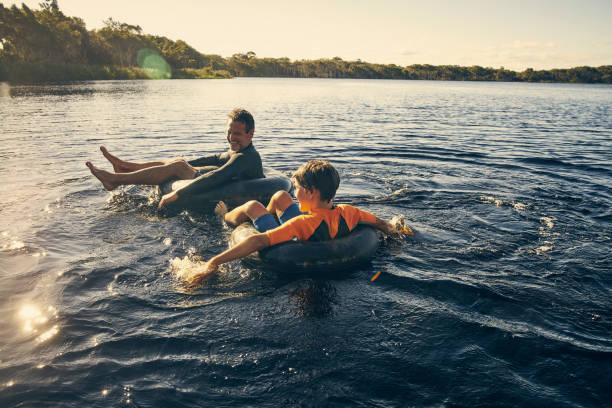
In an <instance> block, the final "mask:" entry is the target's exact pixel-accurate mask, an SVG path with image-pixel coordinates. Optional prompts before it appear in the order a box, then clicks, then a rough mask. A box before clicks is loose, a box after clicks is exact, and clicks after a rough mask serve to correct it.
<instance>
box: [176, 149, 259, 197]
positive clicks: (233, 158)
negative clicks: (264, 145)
mask: <svg viewBox="0 0 612 408" xmlns="http://www.w3.org/2000/svg"><path fill="white" fill-rule="evenodd" d="M188 163H189V164H190V165H192V166H193V167H205V166H210V171H206V172H205V173H204V174H199V175H198V176H197V177H196V178H195V179H193V181H192V182H191V183H189V184H188V185H186V186H185V187H182V188H180V189H178V190H176V193H177V194H178V196H179V197H189V196H192V195H194V194H199V193H202V192H205V191H208V190H210V189H212V188H215V187H217V186H220V185H222V184H225V183H227V182H230V181H232V180H250V179H256V178H263V177H264V174H263V168H262V166H261V157H259V153H258V152H257V150H255V147H253V143H251V144H250V145H248V146H247V147H246V148H245V149H244V150H242V151H240V152H234V151H231V150H229V151H227V152H225V153H221V154H213V155H209V156H204V157H200V158H199V159H195V160H191V161H189V162H188ZM202 170H208V169H202Z"/></svg>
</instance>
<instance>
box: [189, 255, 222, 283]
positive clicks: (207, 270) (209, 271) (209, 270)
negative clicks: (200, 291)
mask: <svg viewBox="0 0 612 408" xmlns="http://www.w3.org/2000/svg"><path fill="white" fill-rule="evenodd" d="M218 269H219V267H218V266H217V265H216V264H215V263H213V262H212V261H208V262H206V263H205V264H204V271H203V272H201V273H199V274H197V275H195V276H192V277H191V278H189V279H187V286H196V285H200V284H202V282H204V281H206V280H208V279H210V278H211V277H212V275H213V274H214V273H215V272H217V270H218Z"/></svg>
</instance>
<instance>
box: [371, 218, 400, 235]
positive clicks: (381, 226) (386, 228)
mask: <svg viewBox="0 0 612 408" xmlns="http://www.w3.org/2000/svg"><path fill="white" fill-rule="evenodd" d="M371 225H372V226H373V227H374V228H376V229H378V230H381V231H382V232H384V233H385V234H387V235H390V236H393V237H399V236H400V232H399V231H398V230H397V229H395V227H394V226H393V225H392V224H390V223H388V222H387V221H385V220H381V219H380V218H378V217H376V221H374V223H372V224H371Z"/></svg>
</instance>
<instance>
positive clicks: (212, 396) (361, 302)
mask: <svg viewBox="0 0 612 408" xmlns="http://www.w3.org/2000/svg"><path fill="white" fill-rule="evenodd" d="M236 106H241V107H244V108H246V109H248V110H250V111H251V112H252V113H253V115H254V117H255V121H256V132H255V138H254V143H255V145H256V147H257V148H258V150H259V151H260V153H261V155H262V158H263V160H264V162H265V164H267V165H269V166H270V167H273V168H275V169H278V170H280V171H282V172H285V173H289V172H290V171H293V170H295V169H296V168H297V167H298V166H299V165H300V164H302V163H303V162H304V161H306V160H308V159H312V158H326V159H328V160H330V161H331V162H332V163H333V164H334V165H335V166H336V167H337V168H338V170H339V172H340V174H341V178H342V183H341V187H340V190H339V192H338V195H337V200H336V201H337V202H344V203H349V204H353V205H357V206H359V207H361V208H364V209H366V210H369V211H371V212H374V213H375V214H377V215H379V216H380V217H381V218H387V219H389V218H391V217H392V216H395V215H404V216H405V218H406V220H407V221H408V222H409V223H410V225H412V226H413V227H414V228H415V229H416V230H417V231H418V234H417V235H416V236H415V237H414V238H408V237H407V238H406V239H404V240H403V241H401V242H383V245H382V246H381V247H380V249H379V251H378V253H377V255H376V257H375V259H374V260H373V261H372V262H371V263H370V264H366V265H364V266H362V267H360V268H357V269H353V270H349V271H346V272H344V273H340V274H333V275H331V274H327V275H326V274H322V275H321V274H318V275H315V276H309V275H291V274H285V273H282V272H274V271H270V270H267V269H266V268H264V267H261V266H260V265H256V264H249V263H243V262H239V261H237V262H232V263H230V264H228V265H227V266H226V267H224V268H223V269H222V273H221V274H220V275H219V277H218V278H216V279H213V280H211V281H209V282H208V283H206V284H205V285H204V286H202V287H201V288H198V289H191V290H190V289H187V288H186V287H185V286H184V285H183V284H182V283H181V281H180V280H179V279H177V274H178V273H181V272H184V270H186V269H188V268H190V267H191V266H192V265H193V264H192V263H191V261H192V260H193V259H195V257H196V256H197V255H201V256H203V257H204V258H208V257H210V256H211V255H213V254H215V253H217V252H219V251H221V250H223V249H225V248H226V242H227V238H228V236H229V233H230V230H229V229H228V228H227V227H225V226H223V225H221V223H220V222H219V221H218V220H217V219H216V218H214V217H213V216H212V215H210V214H195V213H188V212H183V213H181V214H178V215H175V216H164V215H163V214H161V215H160V214H158V213H157V211H156V210H155V207H156V202H155V200H156V199H157V197H156V195H155V192H154V191H153V189H152V188H149V187H129V188H121V189H119V190H117V191H114V192H112V193H109V192H107V191H105V190H103V189H102V186H101V184H100V183H99V182H98V181H97V180H96V179H94V178H93V177H92V176H91V175H90V173H89V171H88V169H87V168H86V167H85V165H84V162H85V161H86V160H92V161H93V162H94V164H96V165H98V166H101V167H103V168H106V169H110V166H109V165H108V163H107V162H105V160H104V158H103V157H102V155H101V154H100V152H99V150H98V147H99V146H100V145H105V146H107V147H108V149H109V150H110V151H111V152H113V153H115V154H117V155H118V156H120V157H122V158H126V159H130V160H132V159H133V160H143V161H144V160H150V159H157V158H170V157H179V156H182V157H186V158H196V157H198V156H200V155H202V154H206V153H208V152H217V151H221V150H224V149H226V143H225V140H224V131H225V121H226V119H225V115H226V114H227V113H228V112H229V111H230V110H231V109H232V108H233V107H236ZM0 135H1V137H2V143H1V144H0V177H1V183H0V192H1V196H0V204H1V205H0V218H1V219H2V225H1V228H0V316H1V317H2V322H3V323H2V325H1V326H0V405H2V406H6V407H9V406H24V407H26V406H27V407H29V406H37V407H47V406H48V407H81V406H90V407H108V406H134V407H145V406H168V407H196V406H227V407H236V406H257V407H263V406H268V407H274V406H280V407H291V406H300V407H320V406H329V407H344V406H356V407H401V406H428V407H429V406H433V407H455V406H533V407H541V406H546V407H601V406H611V404H612V392H611V390H610V382H611V379H612V316H611V313H610V311H611V307H610V305H611V299H612V297H611V294H612V274H611V272H612V262H611V259H610V258H611V257H610V253H611V251H610V248H611V236H612V228H611V221H612V210H611V204H612V193H611V187H612V87H610V86H592V85H559V84H524V83H473V82H423V81H376V80H324V79H249V78H242V79H232V80H185V81H183V80H169V81H133V82H132V81H109V82H105V81H102V82H83V83H74V84H69V85H47V86H14V87H9V86H8V85H6V84H0ZM175 258H177V259H180V260H182V261H181V262H175V263H174V268H173V267H171V262H170V261H171V260H173V259H175ZM376 272H381V274H380V277H379V278H378V279H376V280H374V281H371V278H372V276H373V275H374V274H375V273H376Z"/></svg>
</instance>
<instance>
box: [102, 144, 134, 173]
mask: <svg viewBox="0 0 612 408" xmlns="http://www.w3.org/2000/svg"><path fill="white" fill-rule="evenodd" d="M100 151H101V152H102V154H103V155H104V157H106V160H108V161H109V162H110V163H111V164H112V165H113V170H115V173H129V172H130V169H128V168H127V167H126V166H125V165H124V164H123V160H121V159H119V158H118V157H116V156H113V155H112V154H110V153H109V152H108V150H106V147H104V146H100Z"/></svg>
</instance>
